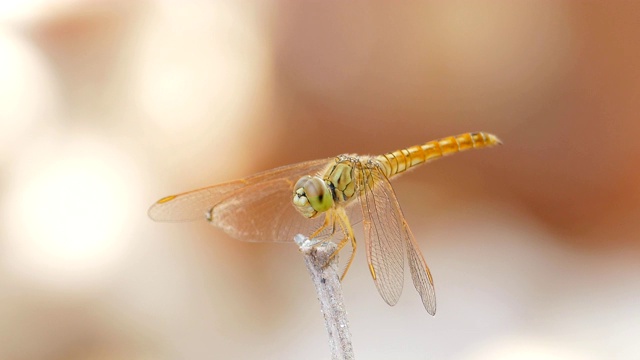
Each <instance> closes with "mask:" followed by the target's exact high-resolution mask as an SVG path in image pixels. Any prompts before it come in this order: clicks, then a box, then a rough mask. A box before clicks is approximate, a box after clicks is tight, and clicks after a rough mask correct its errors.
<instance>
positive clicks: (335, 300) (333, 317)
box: [294, 235, 354, 360]
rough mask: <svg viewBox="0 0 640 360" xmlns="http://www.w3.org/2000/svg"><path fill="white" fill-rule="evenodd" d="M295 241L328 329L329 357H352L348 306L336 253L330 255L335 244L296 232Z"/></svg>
mask: <svg viewBox="0 0 640 360" xmlns="http://www.w3.org/2000/svg"><path fill="white" fill-rule="evenodd" d="M294 240H295V241H296V243H297V244H298V246H299V247H300V252H302V254H303V255H304V262H305V264H307V269H308V270H309V274H311V279H312V280H313V285H314V286H315V287H316V293H317V294H318V300H319V301H320V310H321V312H322V314H323V315H324V323H325V326H326V328H327V332H328V333H329V346H330V347H331V358H332V359H334V360H343V359H353V358H354V356H353V346H352V345H351V333H350V332H349V321H348V320H347V310H346V309H345V307H344V301H343V299H342V286H341V285H340V278H339V276H338V271H337V267H338V265H337V262H338V257H337V256H335V257H334V258H333V259H331V261H329V258H330V257H331V254H333V252H334V251H335V250H336V247H337V246H336V244H334V243H332V242H330V241H326V242H323V243H320V244H318V242H317V241H313V240H309V238H307V237H305V236H303V235H296V236H295V239H294Z"/></svg>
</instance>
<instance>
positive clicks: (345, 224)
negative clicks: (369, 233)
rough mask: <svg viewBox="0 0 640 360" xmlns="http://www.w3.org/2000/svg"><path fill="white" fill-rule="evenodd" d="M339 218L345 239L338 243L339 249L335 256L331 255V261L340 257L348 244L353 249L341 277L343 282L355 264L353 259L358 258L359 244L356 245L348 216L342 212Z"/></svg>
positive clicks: (334, 253)
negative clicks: (348, 243) (339, 254)
mask: <svg viewBox="0 0 640 360" xmlns="http://www.w3.org/2000/svg"><path fill="white" fill-rule="evenodd" d="M337 218H338V220H339V222H340V228H341V229H342V234H343V235H344V237H343V238H342V240H340V242H339V243H338V247H337V249H336V251H334V252H333V254H331V257H330V258H329V261H331V260H332V259H333V258H334V257H335V256H336V255H338V253H339V252H340V250H342V248H344V247H345V245H347V242H350V243H351V249H352V251H351V256H350V257H349V261H347V265H346V266H345V267H344V270H343V271H342V274H341V275H340V281H342V280H344V278H345V276H346V275H347V272H348V271H349V268H350V267H351V264H352V263H353V259H354V258H355V256H356V248H357V244H356V237H355V236H354V235H353V229H352V228H351V224H350V223H349V219H348V218H347V216H346V214H345V213H344V212H341V213H339V214H338V215H337Z"/></svg>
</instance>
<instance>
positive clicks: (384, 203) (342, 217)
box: [148, 132, 501, 315]
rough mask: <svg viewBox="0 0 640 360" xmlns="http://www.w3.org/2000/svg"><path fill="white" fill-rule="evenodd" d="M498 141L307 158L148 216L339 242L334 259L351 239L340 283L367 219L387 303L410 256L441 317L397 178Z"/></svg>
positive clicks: (418, 284) (252, 235)
mask: <svg viewBox="0 0 640 360" xmlns="http://www.w3.org/2000/svg"><path fill="white" fill-rule="evenodd" d="M499 144H501V141H500V140H499V139H498V138H497V137H496V136H495V135H492V134H489V133H486V132H469V133H464V134H460V135H456V136H449V137H445V138H441V139H438V140H433V141H429V142H427V143H424V144H422V145H416V146H412V147H408V148H405V149H401V150H396V151H393V152H389V153H386V154H383V155H379V156H364V155H356V154H343V155H339V156H337V157H334V158H324V159H319V160H312V161H306V162H301V163H297V164H292V165H287V166H282V167H278V168H275V169H272V170H267V171H264V172H261V173H258V174H255V175H252V176H249V177H246V178H243V179H239V180H235V181H230V182H226V183H222V184H218V185H214V186H210V187H205V188H201V189H197V190H193V191H188V192H185V193H181V194H177V195H170V196H166V197H163V198H161V199H160V200H158V201H157V202H156V203H154V204H153V205H152V206H151V207H150V208H149V212H148V214H149V216H150V217H151V219H153V220H155V221H168V222H177V221H190V220H198V219H206V220H207V221H208V222H209V223H211V224H212V225H214V226H216V227H218V228H220V229H222V230H223V231H224V232H226V233H227V234H228V235H230V236H231V237H233V238H236V239H238V240H243V241H254V242H292V241H294V237H295V236H296V235H297V234H303V235H307V236H308V237H309V238H312V239H316V240H317V239H320V242H322V241H336V243H337V245H338V246H337V250H336V251H335V252H334V254H333V255H332V257H333V256H334V255H337V254H338V253H339V252H340V251H341V250H342V249H343V248H344V247H345V246H346V245H347V244H349V245H350V247H351V256H350V257H349V260H348V261H347V263H346V265H345V266H344V269H343V270H342V274H341V280H343V279H344V277H345V276H346V274H347V271H348V270H349V267H350V266H351V263H352V262H353V259H354V256H355V253H356V248H357V244H356V238H355V236H354V231H353V227H352V225H353V224H355V223H359V222H362V225H363V229H364V239H365V249H366V255H367V262H368V265H369V271H370V273H371V276H372V277H373V281H374V283H375V285H376V288H377V290H378V292H379V294H380V295H381V296H382V298H383V299H384V301H385V302H386V303H387V304H389V305H391V306H393V305H395V304H396V303H397V302H398V300H399V298H400V294H401V293H402V288H403V284H404V267H405V258H406V260H407V263H408V265H409V270H410V273H411V278H412V280H413V285H414V287H415V289H416V290H417V292H418V294H419V295H420V297H421V299H422V303H423V305H424V307H425V309H426V310H427V312H428V313H429V314H431V315H435V312H436V298H435V288H434V285H433V278H432V276H431V272H430V270H429V267H428V266H427V263H426V262H425V260H424V256H423V255H422V252H421V251H420V248H419V247H418V244H417V242H416V239H415V237H414V235H413V233H412V232H411V230H410V229H409V226H408V225H407V221H406V219H405V217H404V215H403V212H402V209H401V208H400V204H399V203H398V199H397V197H396V194H395V192H394V190H393V187H392V185H391V183H390V180H391V179H393V178H396V177H397V176H399V175H401V174H404V173H406V172H407V171H408V170H411V169H413V168H415V167H417V166H418V165H421V164H424V163H427V162H430V161H432V160H435V159H438V158H441V157H443V156H447V155H451V154H455V153H458V152H461V151H465V150H470V149H479V148H484V147H492V146H495V145H499Z"/></svg>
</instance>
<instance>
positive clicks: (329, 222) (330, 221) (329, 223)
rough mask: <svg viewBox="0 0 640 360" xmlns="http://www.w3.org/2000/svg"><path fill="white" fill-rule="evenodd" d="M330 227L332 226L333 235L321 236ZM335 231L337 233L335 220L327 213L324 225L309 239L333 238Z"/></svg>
mask: <svg viewBox="0 0 640 360" xmlns="http://www.w3.org/2000/svg"><path fill="white" fill-rule="evenodd" d="M329 226H331V233H329V234H325V235H320V234H322V232H323V231H324V230H325V229H326V228H327V227H329ZM335 231H336V224H335V219H334V218H333V216H332V215H331V214H329V213H327V215H326V216H325V217H324V222H323V223H322V225H321V226H320V227H319V228H318V229H317V230H316V231H314V232H313V234H311V236H309V239H316V238H318V237H319V238H326V237H327V236H329V237H331V236H333V234H334V233H335ZM323 241H324V240H323Z"/></svg>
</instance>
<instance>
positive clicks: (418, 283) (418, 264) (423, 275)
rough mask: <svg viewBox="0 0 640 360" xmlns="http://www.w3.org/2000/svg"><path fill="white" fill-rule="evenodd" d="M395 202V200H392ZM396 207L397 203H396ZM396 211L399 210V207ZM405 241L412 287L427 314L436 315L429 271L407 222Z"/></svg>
mask: <svg viewBox="0 0 640 360" xmlns="http://www.w3.org/2000/svg"><path fill="white" fill-rule="evenodd" d="M394 200H395V199H394ZM396 205H397V201H396ZM397 206H398V209H399V208H400V206H399V205H397ZM403 227H404V233H405V241H406V246H407V258H408V259H409V269H410V270H411V279H412V280H413V286H414V287H415V288H416V290H417V291H418V293H419V294H420V298H421V299H422V304H423V305H424V308H425V309H427V312H428V313H429V314H431V315H435V314H436V290H435V288H434V287H433V278H432V277H431V271H429V267H428V266H427V262H426V261H424V257H423V256H422V252H421V251H420V248H419V247H418V244H417V243H416V239H415V238H414V237H413V233H412V232H411V229H409V225H407V222H406V221H404V222H403Z"/></svg>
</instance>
